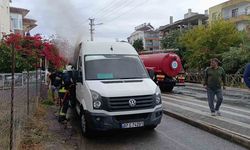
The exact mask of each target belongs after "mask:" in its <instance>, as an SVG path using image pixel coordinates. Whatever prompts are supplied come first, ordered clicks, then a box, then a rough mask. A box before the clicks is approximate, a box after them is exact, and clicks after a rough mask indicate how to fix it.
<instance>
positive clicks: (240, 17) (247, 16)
mask: <svg viewBox="0 0 250 150" xmlns="http://www.w3.org/2000/svg"><path fill="white" fill-rule="evenodd" d="M224 19H225V20H229V21H232V22H240V21H249V20H250V12H238V13H237V14H235V15H234V16H232V15H228V16H224Z"/></svg>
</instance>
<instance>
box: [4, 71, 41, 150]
mask: <svg viewBox="0 0 250 150" xmlns="http://www.w3.org/2000/svg"><path fill="white" fill-rule="evenodd" d="M44 77H45V73H44V72H41V71H38V72H37V73H36V72H35V71H33V72H30V75H29V78H28V74H27V72H23V73H16V74H15V76H14V81H15V88H14V99H13V102H14V104H13V122H11V82H12V77H11V74H0V127H1V128H0V149H3V150H5V149H10V147H11V146H10V145H12V149H18V145H19V143H20V139H21V138H20V136H21V135H22V132H23V131H24V126H25V123H26V122H27V121H29V119H31V118H32V117H31V116H32V115H33V114H34V112H35V111H36V108H37V106H38V100H39V97H40V95H41V91H43V90H42V89H43V87H44V79H45V78H44ZM28 79H29V80H28ZM11 125H12V127H13V130H11ZM12 133H13V134H12ZM11 134H12V136H13V138H12V139H13V140H12V144H11V142H10V139H11V138H10V135H11Z"/></svg>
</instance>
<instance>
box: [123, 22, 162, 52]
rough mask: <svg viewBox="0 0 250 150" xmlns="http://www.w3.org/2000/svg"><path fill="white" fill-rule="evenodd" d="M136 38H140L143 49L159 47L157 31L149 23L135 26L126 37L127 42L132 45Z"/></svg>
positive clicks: (149, 49) (156, 48)
mask: <svg viewBox="0 0 250 150" xmlns="http://www.w3.org/2000/svg"><path fill="white" fill-rule="evenodd" d="M137 39H141V40H142V42H143V47H144V50H148V51H152V50H159V49H160V39H159V31H158V30H155V29H154V27H153V26H152V25H151V24H150V23H148V24H147V23H144V24H141V25H139V26H137V27H135V31H134V32H133V33H132V34H131V35H130V37H128V42H129V43H130V44H132V45H133V43H134V41H135V40H137Z"/></svg>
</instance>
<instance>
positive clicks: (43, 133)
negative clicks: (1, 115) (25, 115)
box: [19, 105, 49, 150]
mask: <svg viewBox="0 0 250 150" xmlns="http://www.w3.org/2000/svg"><path fill="white" fill-rule="evenodd" d="M45 116H46V110H45V108H44V106H43V105H39V106H38V108H37V111H36V112H35V114H34V116H33V117H32V119H29V120H28V121H27V123H26V124H25V127H24V130H23V134H22V139H21V142H20V145H19V149H20V150H33V149H35V150H40V149H43V147H42V142H43V141H45V140H47V139H48V138H49V134H48V133H47V126H46V124H45V122H44V118H45Z"/></svg>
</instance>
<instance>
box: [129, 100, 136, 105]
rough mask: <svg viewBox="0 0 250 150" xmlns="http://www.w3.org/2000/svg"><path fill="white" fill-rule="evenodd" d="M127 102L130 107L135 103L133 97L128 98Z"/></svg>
mask: <svg viewBox="0 0 250 150" xmlns="http://www.w3.org/2000/svg"><path fill="white" fill-rule="evenodd" d="M128 103H129V106H130V107H135V105H136V100H135V99H130V100H129V101H128Z"/></svg>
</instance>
